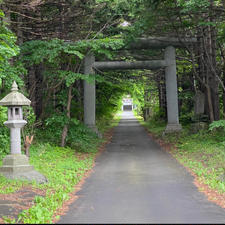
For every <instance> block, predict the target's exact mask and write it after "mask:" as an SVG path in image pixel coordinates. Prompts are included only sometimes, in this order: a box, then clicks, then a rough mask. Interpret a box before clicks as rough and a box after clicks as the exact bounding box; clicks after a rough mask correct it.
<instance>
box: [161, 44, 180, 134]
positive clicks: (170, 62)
mask: <svg viewBox="0 0 225 225" xmlns="http://www.w3.org/2000/svg"><path fill="white" fill-rule="evenodd" d="M164 59H165V61H166V65H167V66H166V68H165V77H166V101H167V119H168V120H167V121H168V124H167V127H166V130H165V132H166V133H170V132H174V131H180V130H182V127H181V125H180V123H179V112H178V94H177V74H176V50H175V48H174V47H173V46H168V47H166V49H165V55H164Z"/></svg>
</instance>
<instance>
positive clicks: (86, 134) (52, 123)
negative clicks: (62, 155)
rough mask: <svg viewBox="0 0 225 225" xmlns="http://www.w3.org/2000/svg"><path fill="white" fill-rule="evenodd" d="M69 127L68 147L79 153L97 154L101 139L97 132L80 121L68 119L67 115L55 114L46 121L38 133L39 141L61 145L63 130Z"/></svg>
mask: <svg viewBox="0 0 225 225" xmlns="http://www.w3.org/2000/svg"><path fill="white" fill-rule="evenodd" d="M65 124H67V125H68V126H69V131H68V135H67V139H66V141H67V146H70V147H71V148H73V149H76V151H79V152H95V150H96V146H97V145H98V144H99V141H100V140H99V139H98V137H97V135H96V134H95V132H93V131H92V130H90V129H89V128H88V127H86V126H85V125H84V124H83V123H81V122H80V121H79V120H77V119H75V118H72V119H68V117H67V116H66V115H65V114H53V115H52V116H51V117H49V118H47V119H46V120H45V124H44V126H43V127H42V128H43V129H40V130H39V132H38V133H37V139H38V140H39V141H42V142H47V143H50V144H56V145H60V140H61V135H62V129H63V127H64V125H65ZM56 128H57V129H56Z"/></svg>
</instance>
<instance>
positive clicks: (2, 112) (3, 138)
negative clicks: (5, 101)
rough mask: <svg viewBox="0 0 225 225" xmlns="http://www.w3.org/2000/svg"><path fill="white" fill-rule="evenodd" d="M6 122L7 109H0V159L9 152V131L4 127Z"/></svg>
mask: <svg viewBox="0 0 225 225" xmlns="http://www.w3.org/2000/svg"><path fill="white" fill-rule="evenodd" d="M6 120H7V108H6V107H0V143H1V145H0V158H3V157H4V156H5V155H6V154H9V152H10V144H9V129H8V128H7V127H6V126H5V125H4V122H5V121H6Z"/></svg>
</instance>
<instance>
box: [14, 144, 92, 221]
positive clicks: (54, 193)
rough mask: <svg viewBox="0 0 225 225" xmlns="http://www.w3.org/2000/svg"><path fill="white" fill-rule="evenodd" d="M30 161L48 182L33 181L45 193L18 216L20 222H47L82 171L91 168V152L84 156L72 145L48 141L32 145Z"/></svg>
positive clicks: (76, 181) (67, 196) (81, 175)
mask: <svg viewBox="0 0 225 225" xmlns="http://www.w3.org/2000/svg"><path fill="white" fill-rule="evenodd" d="M30 154H31V157H30V163H31V164H32V165H34V167H35V169H36V170H38V171H40V172H41V173H43V174H44V175H45V176H46V177H47V178H48V181H49V182H48V183H47V184H43V185H37V184H34V186H35V187H36V188H41V189H44V190H46V196H44V197H41V196H37V197H36V198H35V201H34V205H33V206H32V207H31V208H30V209H28V210H25V211H23V212H22V213H21V214H20V215H19V217H18V218H19V221H23V223H39V224H40V223H50V222H51V221H52V217H53V214H54V212H55V210H56V209H58V208H59V207H61V206H62V204H63V202H64V201H65V200H68V198H69V193H70V192H72V191H73V189H74V185H76V184H77V183H78V182H79V181H80V180H81V178H82V177H83V175H84V173H85V172H86V171H87V170H88V169H90V168H91V166H92V164H93V159H94V155H93V154H89V155H86V157H85V158H83V159H81V158H80V157H79V156H81V157H82V155H80V154H79V153H75V151H74V150H73V149H71V148H60V147H54V146H51V145H49V144H45V145H37V146H31V149H30Z"/></svg>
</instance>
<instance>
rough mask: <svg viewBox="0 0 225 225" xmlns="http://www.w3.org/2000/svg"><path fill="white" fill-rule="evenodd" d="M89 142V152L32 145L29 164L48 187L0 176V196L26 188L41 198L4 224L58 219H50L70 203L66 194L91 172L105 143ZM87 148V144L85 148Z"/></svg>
mask: <svg viewBox="0 0 225 225" xmlns="http://www.w3.org/2000/svg"><path fill="white" fill-rule="evenodd" d="M119 120H120V116H118V115H116V116H115V117H114V118H110V121H108V122H107V123H106V121H104V122H101V123H100V124H101V130H104V131H105V132H106V131H109V130H110V128H112V127H114V126H115V125H117V124H118V122H119ZM92 136H93V134H92ZM90 139H91V137H89V139H87V138H84V140H83V141H84V142H87V140H88V141H89V142H88V144H89V145H92V148H91V149H90V151H88V149H86V150H85V151H83V149H82V148H81V149H79V147H78V146H79V145H77V146H76V148H71V147H59V146H56V145H53V144H52V143H44V144H43V143H40V142H39V143H35V144H33V145H32V146H31V148H30V164H31V165H33V166H34V167H35V169H36V170H37V171H39V172H41V173H42V174H43V175H45V176H46V177H47V179H48V183H46V184H37V183H36V182H32V183H29V182H26V181H15V180H7V179H6V178H4V177H3V176H0V194H2V195H1V196H4V195H7V194H10V193H15V192H16V191H18V190H20V189H24V188H27V187H30V188H31V189H38V190H40V191H41V192H42V193H44V194H43V195H37V196H36V197H35V198H34V200H33V204H32V206H31V207H30V208H29V209H26V210H24V211H22V212H21V213H20V214H19V215H18V217H17V218H13V217H4V218H3V219H4V222H5V223H31V224H32V223H35V224H40V223H52V220H53V219H59V216H56V217H53V216H54V213H55V212H56V210H57V209H58V208H60V207H61V206H62V204H63V203H64V202H65V201H66V200H68V199H69V193H71V192H72V191H74V186H75V185H76V184H78V183H79V181H80V180H81V179H83V177H84V176H85V174H86V173H87V171H88V170H90V169H91V168H92V166H93V164H94V159H95V157H96V154H97V152H98V148H99V146H100V145H101V143H103V142H104V141H106V139H104V138H101V139H100V138H98V137H97V136H96V135H95V139H93V137H92V141H91V142H90ZM88 144H87V143H86V147H88ZM93 146H94V147H93Z"/></svg>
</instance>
